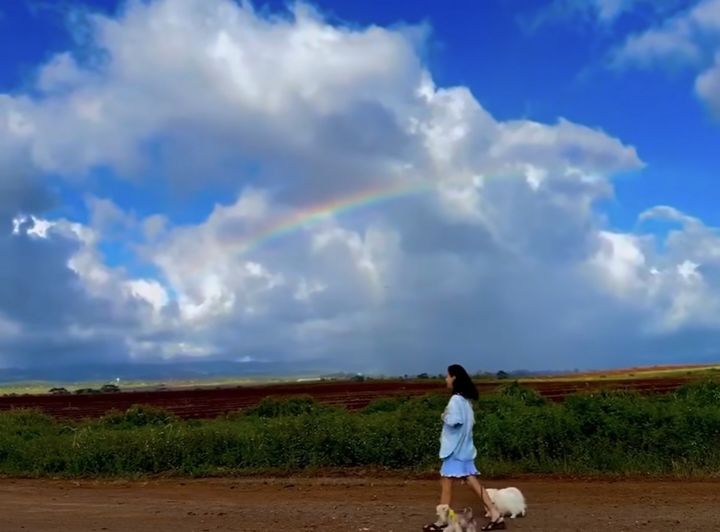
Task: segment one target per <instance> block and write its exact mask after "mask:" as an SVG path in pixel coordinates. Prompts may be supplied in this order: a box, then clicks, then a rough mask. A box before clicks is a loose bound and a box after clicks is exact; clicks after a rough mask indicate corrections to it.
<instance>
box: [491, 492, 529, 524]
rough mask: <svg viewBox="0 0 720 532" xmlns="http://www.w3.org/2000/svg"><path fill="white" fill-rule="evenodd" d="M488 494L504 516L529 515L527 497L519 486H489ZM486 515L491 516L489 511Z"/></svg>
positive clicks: (511, 517)
mask: <svg viewBox="0 0 720 532" xmlns="http://www.w3.org/2000/svg"><path fill="white" fill-rule="evenodd" d="M487 493H488V496H489V497H490V500H491V501H492V502H493V504H494V505H495V507H496V508H497V509H498V512H500V515H502V516H503V517H508V516H509V517H510V519H515V518H516V517H518V516H520V517H525V516H526V515H527V504H525V497H524V496H523V494H522V492H521V491H520V490H519V489H517V488H504V489H501V490H497V489H493V488H488V489H487ZM485 517H490V514H489V513H486V514H485Z"/></svg>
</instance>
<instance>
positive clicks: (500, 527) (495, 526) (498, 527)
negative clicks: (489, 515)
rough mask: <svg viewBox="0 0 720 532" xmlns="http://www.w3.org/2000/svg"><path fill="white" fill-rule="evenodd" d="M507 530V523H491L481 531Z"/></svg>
mask: <svg viewBox="0 0 720 532" xmlns="http://www.w3.org/2000/svg"><path fill="white" fill-rule="evenodd" d="M506 528H507V526H506V525H505V521H490V522H489V523H488V524H486V525H485V526H484V527H482V528H481V529H480V530H505V529H506Z"/></svg>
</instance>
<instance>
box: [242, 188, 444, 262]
mask: <svg viewBox="0 0 720 532" xmlns="http://www.w3.org/2000/svg"><path fill="white" fill-rule="evenodd" d="M431 190H433V188H432V187H431V186H430V185H428V184H421V185H418V184H417V183H414V184H412V185H407V184H405V185H400V186H398V185H395V186H392V187H388V186H387V185H385V186H383V187H376V188H374V189H370V190H364V191H360V192H356V193H354V194H351V195H349V196H343V197H341V198H335V199H332V200H330V201H327V202H324V203H319V204H316V205H313V206H311V207H308V208H305V209H303V210H300V211H295V212H293V213H291V214H289V215H286V216H283V217H280V218H278V219H276V220H273V222H272V223H271V224H269V225H268V226H265V227H262V228H261V229H259V230H258V231H255V232H254V233H252V234H251V235H249V236H248V237H246V238H244V239H242V241H241V242H240V243H239V245H238V248H237V252H238V253H240V254H242V253H247V252H248V251H251V250H253V249H255V248H257V247H258V246H260V245H262V244H264V243H266V242H268V241H271V240H274V239H277V238H280V237H282V236H284V235H288V234H290V233H294V232H295V231H298V230H300V229H302V228H305V227H308V226H311V225H313V224H316V223H319V222H321V221H322V220H324V219H327V218H328V217H329V216H332V215H337V214H343V213H347V212H350V211H354V210H357V209H361V208H364V207H369V206H373V205H378V204H381V203H385V202H387V201H391V200H395V199H398V198H402V197H406V196H411V195H415V194H422V193H425V192H429V191H431Z"/></svg>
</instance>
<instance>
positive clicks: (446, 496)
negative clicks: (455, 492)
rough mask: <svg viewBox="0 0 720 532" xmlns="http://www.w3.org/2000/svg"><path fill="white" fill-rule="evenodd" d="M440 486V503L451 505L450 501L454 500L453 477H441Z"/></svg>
mask: <svg viewBox="0 0 720 532" xmlns="http://www.w3.org/2000/svg"><path fill="white" fill-rule="evenodd" d="M440 488H441V490H440V504H447V505H448V506H450V502H451V501H452V488H453V479H451V478H447V477H442V478H441V479H440Z"/></svg>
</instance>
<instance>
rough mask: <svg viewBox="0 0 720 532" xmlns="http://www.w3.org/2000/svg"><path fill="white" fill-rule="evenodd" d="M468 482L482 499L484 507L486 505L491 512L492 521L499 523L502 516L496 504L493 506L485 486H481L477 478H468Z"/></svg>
mask: <svg viewBox="0 0 720 532" xmlns="http://www.w3.org/2000/svg"><path fill="white" fill-rule="evenodd" d="M467 481H468V484H470V487H472V489H473V491H475V493H477V495H478V497H480V500H481V501H482V502H483V505H485V509H486V510H487V511H488V512H490V521H498V520H499V519H500V518H501V517H502V516H501V515H500V512H498V509H497V508H496V507H495V504H493V502H492V499H491V498H490V495H488V492H487V491H486V490H485V488H484V487H483V485H482V484H480V482H479V481H478V479H477V478H475V477H467Z"/></svg>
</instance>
